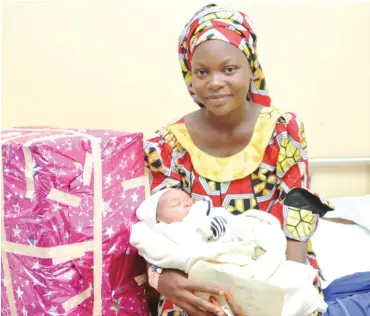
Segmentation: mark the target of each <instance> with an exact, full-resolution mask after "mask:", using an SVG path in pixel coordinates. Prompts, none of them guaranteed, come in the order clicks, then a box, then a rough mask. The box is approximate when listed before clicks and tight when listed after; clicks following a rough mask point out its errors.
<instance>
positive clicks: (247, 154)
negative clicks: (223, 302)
mask: <svg viewBox="0 0 370 316" xmlns="http://www.w3.org/2000/svg"><path fill="white" fill-rule="evenodd" d="M179 56H180V63H181V69H182V73H183V76H184V79H185V82H186V84H187V87H188V90H189V92H190V94H191V96H192V97H193V99H194V101H195V102H196V103H197V104H198V105H199V106H200V109H198V110H197V111H194V112H192V113H189V114H187V115H185V116H184V117H183V118H182V119H180V120H179V121H178V122H176V123H174V124H171V125H169V126H167V127H166V128H164V129H162V130H160V131H158V132H157V133H156V135H155V136H154V137H153V138H151V139H150V140H148V141H147V142H146V144H145V155H146V164H147V167H148V168H149V169H150V175H151V177H150V179H151V191H152V193H155V192H157V191H158V190H162V189H164V188H168V187H177V188H181V189H183V190H184V191H186V192H188V193H190V194H191V196H192V197H193V198H194V199H200V198H202V197H204V196H209V197H210V198H211V199H212V201H213V203H214V206H223V207H226V208H227V209H228V210H229V211H230V212H231V213H233V214H239V213H243V212H245V211H247V210H249V209H260V210H264V211H267V212H270V213H271V214H273V215H274V216H276V217H277V218H278V219H279V221H280V223H281V227H282V229H283V231H284V232H285V233H286V236H287V239H288V249H287V258H288V259H289V260H294V261H298V262H301V263H307V264H310V265H312V266H313V267H314V268H316V269H318V265H317V262H316V259H315V254H314V253H313V251H312V248H311V244H310V242H309V238H310V237H311V236H312V234H313V233H314V231H315V228H316V225H317V223H318V217H319V215H322V214H324V213H325V212H326V211H328V210H329V209H330V207H329V206H327V205H326V204H324V203H323V202H321V201H320V200H319V199H318V198H317V197H315V196H314V195H312V194H311V193H310V192H309V191H307V190H303V189H308V188H309V173H308V161H307V152H306V139H305V133H304V127H303V123H302V121H301V120H300V119H299V118H298V117H297V116H296V115H295V114H293V113H281V112H280V111H279V110H278V109H275V108H271V107H270V97H269V94H268V91H267V89H266V82H265V77H264V74H263V71H262V68H261V65H260V63H259V61H258V58H257V52H256V34H255V33H254V31H253V29H252V26H251V23H250V21H249V19H248V17H246V16H245V15H244V14H243V13H241V12H239V11H237V10H235V9H232V8H221V7H217V6H216V5H208V6H206V7H204V8H202V9H201V10H199V11H198V12H197V13H196V14H195V15H194V16H193V18H192V19H191V20H190V21H189V23H188V24H187V25H186V27H185V29H184V31H183V33H182V35H181V37H180V41H179ZM295 188H301V189H302V190H298V191H297V190H292V189H295ZM303 206H305V209H303V208H302V207H303ZM156 277H159V283H158V291H159V293H160V294H162V297H161V300H160V306H159V311H160V314H165V315H179V312H178V311H175V310H176V306H178V307H180V308H182V310H184V311H185V312H187V313H188V314H190V315H197V316H198V315H210V314H217V315H223V312H222V311H221V310H219V308H218V307H217V306H216V305H215V304H210V302H206V301H203V300H201V299H199V298H197V297H196V296H195V295H194V294H193V293H194V291H202V292H207V293H210V294H217V292H218V289H214V288H212V287H208V286H204V285H201V284H195V283H194V282H190V281H189V280H188V279H187V278H186V276H185V275H183V274H182V273H180V272H178V271H163V272H162V273H161V274H160V275H159V276H158V275H156ZM315 286H316V287H317V289H318V291H321V290H320V283H319V277H317V278H316V280H315ZM229 303H230V304H231V306H232V309H233V310H234V314H235V315H243V313H240V311H238V310H237V309H238V307H237V305H235V304H234V302H233V301H232V298H230V297H229ZM185 312H181V313H182V314H185ZM176 313H177V314H176ZM181 313H180V314H181Z"/></svg>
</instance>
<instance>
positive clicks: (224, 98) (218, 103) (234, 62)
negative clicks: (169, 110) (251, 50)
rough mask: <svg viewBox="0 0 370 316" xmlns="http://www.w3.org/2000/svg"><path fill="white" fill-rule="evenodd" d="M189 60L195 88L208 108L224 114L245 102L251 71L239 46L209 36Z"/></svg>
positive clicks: (218, 113) (214, 112)
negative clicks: (210, 38)
mask: <svg viewBox="0 0 370 316" xmlns="http://www.w3.org/2000/svg"><path fill="white" fill-rule="evenodd" d="M191 64H192V86H193V89H194V92H195V94H196V95H197V97H198V99H199V101H200V102H201V103H202V104H204V105H205V107H206V108H207V109H208V110H209V111H210V112H212V113H213V114H214V115H216V116H223V115H227V114H228V113H230V112H232V111H234V110H235V109H236V108H238V107H240V106H244V104H245V102H246V97H247V94H248V91H249V86H250V81H251V77H252V71H251V68H250V65H249V62H248V59H247V57H246V56H245V55H244V53H243V52H242V51H241V50H240V49H239V48H237V47H235V46H233V45H231V44H229V43H227V42H225V41H222V40H209V41H206V42H204V43H202V44H200V45H199V47H197V48H196V49H195V51H194V54H193V57H192V60H191Z"/></svg>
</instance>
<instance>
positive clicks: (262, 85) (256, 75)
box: [179, 4, 271, 107]
mask: <svg viewBox="0 0 370 316" xmlns="http://www.w3.org/2000/svg"><path fill="white" fill-rule="evenodd" d="M208 40H222V41H225V42H228V43H230V44H232V45H234V46H236V47H238V48H239V49H240V50H241V51H242V52H243V53H244V54H245V56H246V57H247V58H248V60H249V64H250V66H251V69H252V73H253V80H252V81H251V85H250V88H249V94H248V96H247V99H248V100H249V101H251V102H253V103H257V104H261V105H263V106H270V104H271V99H270V96H269V92H268V90H267V88H266V81H265V76H264V74H263V71H262V67H261V65H260V63H259V61H258V58H257V49H256V40H257V36H256V34H255V33H254V31H253V28H252V26H251V21H250V20H249V18H248V17H247V16H246V15H245V14H244V13H242V12H239V11H238V10H236V9H233V8H228V7H218V6H216V5H215V4H210V5H207V6H205V7H203V8H202V9H200V10H199V11H198V12H196V13H195V15H194V16H193V17H192V18H191V20H190V21H189V22H188V24H187V25H186V26H185V29H184V30H183V32H182V33H181V35H180V39H179V58H180V64H181V70H182V74H183V76H184V79H185V82H186V85H187V88H188V90H189V93H190V95H191V96H192V98H193V100H194V101H195V102H196V103H197V104H198V105H199V106H200V107H204V105H203V104H201V103H200V102H199V100H198V98H197V96H196V95H195V93H194V91H193V88H192V79H191V58H192V55H193V53H194V51H195V49H196V48H197V47H198V46H199V45H200V44H201V43H203V42H205V41H208Z"/></svg>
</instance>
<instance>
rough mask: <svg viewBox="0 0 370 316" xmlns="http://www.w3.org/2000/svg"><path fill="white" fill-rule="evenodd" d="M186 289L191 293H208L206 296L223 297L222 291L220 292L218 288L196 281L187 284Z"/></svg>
mask: <svg viewBox="0 0 370 316" xmlns="http://www.w3.org/2000/svg"><path fill="white" fill-rule="evenodd" d="M187 289H188V290H190V291H192V292H202V293H208V294H213V295H220V296H223V295H224V291H223V290H221V289H220V288H218V287H216V286H211V285H206V284H204V283H201V282H198V281H191V282H189V285H188V287H187Z"/></svg>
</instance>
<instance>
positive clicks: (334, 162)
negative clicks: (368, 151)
mask: <svg viewBox="0 0 370 316" xmlns="http://www.w3.org/2000/svg"><path fill="white" fill-rule="evenodd" d="M309 163H310V165H311V166H313V167H322V166H330V167H335V166H349V165H351V166H367V165H370V157H363V158H355V157H352V158H351V157H349V158H344V157H343V158H316V159H310V160H309Z"/></svg>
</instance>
